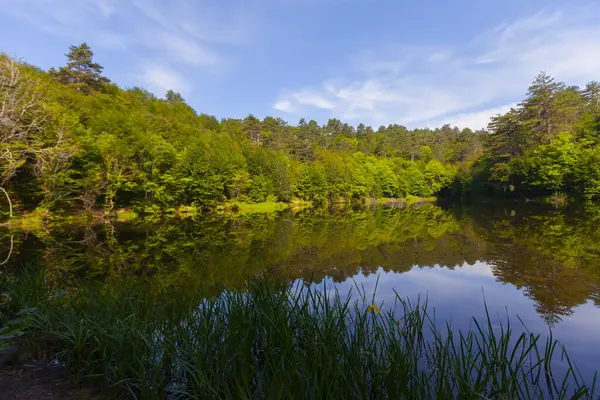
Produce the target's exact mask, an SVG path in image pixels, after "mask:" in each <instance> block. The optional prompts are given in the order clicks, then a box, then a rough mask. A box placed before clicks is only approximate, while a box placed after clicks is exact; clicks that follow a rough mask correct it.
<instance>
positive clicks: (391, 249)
mask: <svg viewBox="0 0 600 400" xmlns="http://www.w3.org/2000/svg"><path fill="white" fill-rule="evenodd" d="M0 237H1V238H2V242H1V243H2V244H1V247H0V250H2V254H1V255H0V258H1V259H2V260H4V258H5V257H6V256H7V253H8V251H9V248H10V241H11V237H12V240H13V251H12V254H11V256H10V259H9V261H8V262H7V263H6V264H5V265H4V266H3V267H2V268H4V269H5V271H8V272H11V271H14V272H18V270H19V269H20V268H23V265H24V264H27V263H31V262H33V263H34V264H37V263H38V261H39V262H40V263H41V264H42V265H43V266H44V267H45V268H46V275H47V279H48V280H49V282H50V283H51V284H52V285H53V286H54V287H56V288H57V289H63V288H65V287H68V286H71V285H77V284H81V283H82V282H90V281H91V282H101V283H103V284H111V282H115V281H117V280H119V281H120V280H123V279H141V280H143V281H144V282H145V283H146V284H147V285H148V286H149V288H150V290H153V291H156V292H168V291H169V290H170V289H172V288H173V287H175V286H176V287H178V288H183V289H184V290H187V291H197V290H202V291H204V292H205V293H207V294H217V293H219V291H220V290H222V289H223V288H243V286H244V281H245V279H246V278H248V277H249V276H255V275H261V274H269V275H274V276H277V277H279V278H283V279H287V280H289V281H292V280H296V279H303V280H305V281H312V282H315V283H316V284H320V285H322V287H324V288H326V289H331V288H332V287H334V286H335V287H337V288H338V289H339V290H340V291H341V292H342V293H344V292H346V291H348V290H350V288H352V287H353V286H354V285H356V284H358V285H361V286H364V289H365V291H366V292H367V294H368V295H370V294H371V293H372V292H373V291H374V289H375V285H376V283H377V281H379V283H378V288H377V295H376V299H377V302H378V303H380V302H383V304H384V306H385V305H386V304H393V299H394V296H395V292H398V293H399V294H400V295H401V296H403V297H409V298H412V299H415V298H416V297H418V296H421V298H427V300H428V302H429V306H430V308H435V314H436V319H439V320H440V321H445V320H449V321H452V324H453V326H455V327H458V328H460V327H466V326H468V324H469V323H470V317H472V316H475V317H482V316H484V315H485V314H484V313H485V309H484V298H485V302H486V303H487V306H488V307H489V310H490V312H491V313H492V315H502V316H505V315H507V314H508V315H509V316H511V319H512V323H513V327H514V328H515V329H516V330H522V327H521V325H520V322H519V320H518V319H516V318H514V317H515V316H516V315H518V316H519V317H520V318H521V320H522V321H523V322H524V323H525V324H526V326H527V328H528V329H529V330H530V331H533V332H536V333H540V334H547V332H548V331H549V328H551V329H552V332H553V335H554V337H555V338H556V339H558V340H560V341H561V342H562V343H563V344H564V345H565V346H566V348H567V350H568V351H569V355H570V356H571V357H572V359H573V360H574V361H575V363H576V364H577V365H578V366H579V367H580V369H581V370H582V372H583V373H584V374H585V375H587V376H589V374H591V373H592V371H595V370H597V369H600V363H599V362H598V361H597V360H600V309H599V308H598V306H600V207H597V206H596V207H584V206H574V207H571V208H569V209H561V210H556V209H553V208H551V207H546V206H541V205H539V204H538V205H533V204H528V205H520V206H519V205H517V204H480V205H473V206H469V207H465V206H461V207H453V208H449V209H444V208H441V207H438V206H435V205H431V204H426V205H421V206H415V207H411V208H407V209H385V208H380V209H376V210H343V211H334V212H326V211H318V212H316V211H314V212H301V213H296V214H294V213H292V212H289V211H287V212H284V213H281V214H279V215H268V214H255V215H246V216H211V217H205V218H203V219H201V220H198V221H180V220H166V221H164V220H163V221H156V222H148V221H138V222H133V223H112V224H102V225H97V226H88V227H84V226H55V227H53V228H52V229H46V230H44V229H37V230H35V231H31V232H24V231H19V230H13V231H9V230H2V231H0Z"/></svg>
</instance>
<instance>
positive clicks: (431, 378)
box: [11, 281, 595, 399]
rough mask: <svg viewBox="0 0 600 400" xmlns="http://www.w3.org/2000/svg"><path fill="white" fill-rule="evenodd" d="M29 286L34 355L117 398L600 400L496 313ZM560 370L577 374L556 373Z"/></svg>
mask: <svg viewBox="0 0 600 400" xmlns="http://www.w3.org/2000/svg"><path fill="white" fill-rule="evenodd" d="M29 283H30V282H29ZM42 286H43V285H42ZM28 287H29V289H24V288H23V287H21V288H20V290H22V293H21V294H22V295H23V297H24V300H19V301H17V300H13V303H14V304H17V305H18V306H19V307H21V309H22V311H21V312H20V313H19V318H21V321H26V322H24V323H23V326H22V329H23V335H22V336H21V337H20V340H21V341H22V343H23V344H25V345H27V344H29V345H30V346H34V347H36V348H37V349H38V350H39V351H42V352H43V353H44V354H45V355H46V356H47V357H51V358H56V359H58V360H59V362H60V363H62V364H63V365H65V366H66V367H67V368H69V369H70V370H71V371H72V373H73V377H74V379H75V380H78V381H88V382H89V381H92V382H95V383H96V384H100V385H103V386H105V387H106V388H108V389H109V390H111V391H112V392H113V393H114V395H115V396H123V397H127V398H139V399H179V398H185V399H187V398H202V399H206V398H216V399H227V398H247V399H250V398H251V399H271V398H273V399H280V398H304V399H322V398H328V399H337V398H340V399H367V398H369V399H371V398H382V399H385V398H399V399H434V398H461V399H464V398H495V399H496V398H506V399H516V398H518V399H533V398H556V399H564V398H569V399H571V398H586V399H593V398H594V386H595V379H594V380H593V382H588V384H586V383H585V382H584V381H583V379H582V378H581V374H580V373H579V372H578V370H577V369H576V367H575V366H574V365H572V364H571V361H570V360H569V358H568V355H567V353H566V352H565V350H564V349H563V348H562V346H561V345H560V344H558V343H557V342H556V341H555V340H554V339H553V338H552V337H551V336H550V337H549V338H547V339H544V340H542V339H541V338H540V336H537V335H534V334H531V333H527V332H526V333H522V334H516V333H515V332H514V331H513V328H512V326H511V324H510V321H508V322H501V323H500V325H498V322H497V321H495V320H494V321H493V318H492V317H491V316H490V314H489V313H487V314H486V315H487V318H486V320H483V321H477V320H475V319H474V320H473V322H472V327H471V329H469V330H468V331H466V332H460V331H455V330H454V329H453V328H452V327H451V326H449V325H444V326H441V327H440V325H439V324H437V323H435V322H434V321H433V319H432V318H430V313H429V311H428V305H427V302H426V301H422V300H419V301H417V302H414V303H411V302H410V301H407V300H404V299H402V298H401V297H400V296H398V295H396V300H395V304H386V305H382V304H378V305H377V304H373V299H374V298H367V296H366V295H365V292H364V291H363V290H362V289H361V288H359V287H356V288H355V290H354V292H353V293H352V294H349V295H348V296H343V297H342V296H341V295H340V293H338V292H337V291H335V290H333V291H331V290H324V289H325V288H322V287H320V286H313V285H305V284H294V285H284V286H281V285H277V284H274V283H270V282H264V281H263V282H253V283H249V284H248V286H247V290H246V291H245V292H243V293H233V292H224V293H222V294H221V295H220V296H218V297H215V298H210V299H206V298H202V297H201V296H200V295H198V296H197V297H194V298H190V296H189V295H184V294H182V293H171V294H169V295H165V296H160V297H156V296H153V295H151V294H149V293H148V292H147V291H146V290H145V288H144V287H143V286H141V285H131V286H121V287H118V288H115V287H112V288H110V289H106V288H98V287H96V288H86V289H80V290H78V291H77V292H71V293H70V294H67V295H64V294H63V295H61V296H50V297H49V298H48V297H46V296H39V295H38V296H33V295H32V294H31V293H28V292H35V291H36V290H42V291H44V290H45V291H46V292H47V288H38V289H35V288H34V285H31V284H29V285H28ZM11 295H12V296H18V295H19V294H18V293H14V292H12V294H11ZM31 301H34V302H35V304H31ZM28 302H29V304H27V303H28ZM557 358H560V360H561V361H562V362H563V363H566V364H567V369H566V372H564V371H563V372H562V373H561V374H555V373H554V372H553V366H554V365H555V360H556V359H557Z"/></svg>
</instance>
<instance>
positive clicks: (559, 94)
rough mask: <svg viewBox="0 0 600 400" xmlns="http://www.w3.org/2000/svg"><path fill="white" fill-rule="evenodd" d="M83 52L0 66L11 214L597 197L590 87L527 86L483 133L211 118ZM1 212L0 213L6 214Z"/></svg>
mask: <svg viewBox="0 0 600 400" xmlns="http://www.w3.org/2000/svg"><path fill="white" fill-rule="evenodd" d="M102 70H103V68H102V66H101V65H100V64H98V63H96V62H95V61H94V59H93V52H92V50H91V49H90V48H89V47H88V46H87V45H86V44H85V43H84V44H81V45H79V46H71V48H70V51H69V52H68V54H67V64H66V65H65V66H63V67H60V68H58V69H51V70H49V71H42V70H40V69H38V68H36V67H34V66H31V65H28V64H26V63H23V62H19V61H16V60H14V59H11V58H9V57H7V56H1V55H0V179H1V183H0V185H1V187H2V190H5V191H6V193H7V196H9V197H10V199H12V202H13V205H14V206H15V208H17V209H18V210H22V211H29V210H33V209H48V210H51V211H59V210H67V209H82V210H92V209H97V208H102V209H104V211H105V212H111V211H113V210H115V209H116V208H122V207H127V208H134V209H136V210H140V211H144V212H159V211H162V210H166V209H169V208H175V207H178V206H180V205H195V206H197V207H201V208H211V207H214V206H216V205H218V204H221V203H223V202H224V201H239V202H250V203H252V202H264V201H281V202H290V201H293V200H296V199H297V200H302V201H311V202H313V203H314V204H319V203H320V204H326V203H333V202H348V201H351V200H359V199H364V198H369V197H371V198H382V197H385V198H403V197H407V196H419V197H429V196H433V195H440V194H445V195H453V196H457V197H465V196H469V195H474V194H480V193H481V194H493V193H504V194H510V195H518V196H535V195H548V194H552V193H557V192H559V193H565V194H568V195H572V196H575V197H585V198H586V199H590V200H593V199H598V198H600V84H599V83H598V82H591V83H589V84H587V85H586V87H585V88H584V89H581V88H578V87H574V86H567V85H565V84H563V83H559V82H555V81H554V80H553V79H552V78H551V77H549V76H548V75H546V74H545V73H541V74H540V75H539V76H538V77H536V78H535V80H534V82H533V84H532V85H531V86H530V88H529V90H528V92H527V96H526V98H525V100H523V102H522V103H520V104H519V105H518V106H517V107H516V108H514V109H512V110H511V111H510V112H508V113H507V114H505V115H499V116H497V117H495V118H493V119H492V121H491V123H490V125H489V129H488V130H487V131H486V130H480V131H472V130H470V129H462V130H461V129H458V128H456V127H454V128H453V127H451V126H449V125H446V126H443V127H441V128H436V129H414V130H409V129H407V128H406V127H404V126H402V125H389V126H381V127H379V128H373V127H369V126H365V125H364V124H360V125H358V126H356V127H353V126H350V125H348V124H347V123H343V122H341V121H339V120H337V119H331V120H329V121H328V122H327V124H325V125H319V124H318V123H317V122H316V121H306V120H304V119H301V120H300V121H299V122H298V124H297V125H289V124H288V123H287V122H285V121H283V120H282V119H280V118H273V117H266V118H264V119H263V120H260V119H258V118H256V117H255V116H253V115H248V116H247V117H245V118H244V119H234V118H228V119H223V120H220V121H219V120H217V119H216V118H215V117H213V116H210V115H206V114H199V113H197V112H196V111H195V110H193V109H192V108H191V107H190V106H189V105H188V104H186V102H185V100H184V99H183V97H182V96H181V95H180V94H179V93H175V92H173V91H169V92H168V93H166V95H165V97H164V98H163V99H160V98H157V97H156V96H154V95H153V94H151V93H149V92H147V91H145V90H143V89H140V88H130V89H123V88H119V87H118V86H117V85H115V84H114V83H111V82H110V80H109V79H108V78H106V77H104V76H103V75H102ZM3 209H4V208H3Z"/></svg>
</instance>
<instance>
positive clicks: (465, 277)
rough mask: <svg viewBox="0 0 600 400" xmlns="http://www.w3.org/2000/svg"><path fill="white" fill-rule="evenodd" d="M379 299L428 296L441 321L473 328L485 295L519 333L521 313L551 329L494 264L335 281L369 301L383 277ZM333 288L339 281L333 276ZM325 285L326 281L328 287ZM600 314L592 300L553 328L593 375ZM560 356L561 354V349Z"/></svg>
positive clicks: (390, 302)
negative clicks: (501, 279) (358, 288)
mask: <svg viewBox="0 0 600 400" xmlns="http://www.w3.org/2000/svg"><path fill="white" fill-rule="evenodd" d="M378 276H379V283H378V286H377V293H376V303H377V304H378V305H379V304H381V303H382V302H383V306H384V307H385V306H386V305H387V306H389V307H393V306H394V299H395V296H396V295H395V293H394V290H395V291H396V292H398V294H399V295H400V296H401V297H402V298H409V299H411V301H413V300H414V301H416V300H417V298H418V297H419V296H420V297H421V299H424V298H425V297H427V300H428V303H429V311H430V312H431V314H433V313H432V311H433V309H435V316H436V321H438V322H445V321H451V323H452V326H453V327H454V328H458V329H467V328H468V327H469V324H470V319H471V317H476V318H477V319H478V320H479V321H483V320H484V319H485V308H484V297H485V302H486V303H487V306H488V309H489V312H490V315H491V316H492V317H493V321H494V322H495V321H498V320H499V319H498V315H499V316H500V318H501V319H502V320H503V321H505V320H506V315H507V313H508V316H509V317H510V320H511V325H512V328H513V330H514V331H515V333H519V334H520V333H521V332H522V329H523V328H522V324H521V323H520V322H519V320H518V319H517V318H516V317H517V316H519V317H520V318H521V320H522V321H523V322H524V323H525V325H526V326H527V329H528V330H529V331H530V332H532V333H535V334H541V335H543V337H545V335H546V334H547V333H548V325H547V323H546V321H545V320H544V319H543V318H542V317H541V316H540V315H539V314H538V313H537V312H536V310H535V307H534V302H533V301H532V300H531V299H529V298H527V297H526V296H525V295H524V294H523V291H522V290H520V289H517V288H516V287H515V286H513V285H511V284H505V283H500V282H498V281H496V278H495V277H494V275H493V273H492V270H491V268H490V266H489V265H487V264H485V263H481V262H478V263H475V264H474V265H473V266H469V265H466V264H465V265H464V266H463V267H461V268H456V269H455V270H450V269H447V268H441V267H437V266H436V267H433V268H423V269H422V268H418V267H414V268H413V269H412V270H411V271H409V272H405V273H402V274H399V273H394V272H385V271H383V270H382V269H379V270H378V272H377V274H371V275H369V276H364V275H363V274H357V275H356V276H354V278H353V279H349V280H346V281H345V282H343V283H338V284H335V287H336V288H337V289H338V290H339V292H340V294H341V295H342V297H344V296H345V295H346V294H347V293H348V290H353V293H356V288H355V287H354V286H355V285H358V286H361V287H364V290H365V292H366V296H367V298H368V299H370V298H371V297H372V294H373V291H374V290H375V285H376V284H377V277H378ZM325 284H326V285H327V287H328V288H332V285H333V282H332V281H331V280H327V282H326V283H325ZM322 285H323V283H321V287H322ZM599 316H600V313H599V310H598V308H596V307H595V306H594V304H593V303H592V302H591V301H588V302H587V303H586V304H583V305H581V306H579V307H576V308H575V309H574V310H573V315H571V316H567V317H563V318H562V321H560V322H559V323H558V324H556V325H555V326H554V327H553V329H552V332H553V335H554V338H555V339H557V340H558V341H560V343H562V344H563V345H564V346H565V347H566V349H567V351H568V354H569V357H571V359H572V361H574V363H575V364H576V365H577V366H578V367H579V369H580V370H581V372H582V373H583V374H584V376H585V377H586V378H591V376H590V375H591V374H592V373H593V371H596V370H600V361H599V360H600V318H599ZM557 358H559V353H558V352H557Z"/></svg>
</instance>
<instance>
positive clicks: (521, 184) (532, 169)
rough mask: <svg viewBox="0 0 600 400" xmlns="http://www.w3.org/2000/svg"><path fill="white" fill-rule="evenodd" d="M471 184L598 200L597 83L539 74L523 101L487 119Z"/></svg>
mask: <svg viewBox="0 0 600 400" xmlns="http://www.w3.org/2000/svg"><path fill="white" fill-rule="evenodd" d="M489 128H490V132H491V135H490V137H489V141H488V144H487V151H486V155H485V158H484V159H483V160H481V163H480V166H479V169H478V168H477V167H476V169H475V173H474V175H475V177H474V178H475V180H476V181H477V183H476V185H480V186H488V187H493V188H495V189H500V190H503V191H515V192H529V193H532V194H550V193H555V192H562V193H570V194H577V195H580V196H584V197H585V198H587V199H598V198H600V169H599V168H600V163H599V161H600V84H599V83H598V82H595V81H594V82H590V83H588V84H587V85H586V86H585V88H584V89H583V90H581V89H580V88H578V87H576V86H567V85H565V84H564V83H562V82H556V81H555V80H554V79H553V78H551V77H550V76H548V75H547V74H546V73H543V72H542V73H540V74H539V75H538V76H537V77H536V78H535V80H534V81H533V83H532V84H531V86H530V87H529V90H528V92H527V97H526V99H525V100H524V101H523V102H522V103H520V104H519V105H518V106H517V107H516V108H513V109H512V110H511V111H509V112H508V113H506V114H505V115H500V116H497V117H495V118H493V119H492V121H491V123H490V125H489Z"/></svg>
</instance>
